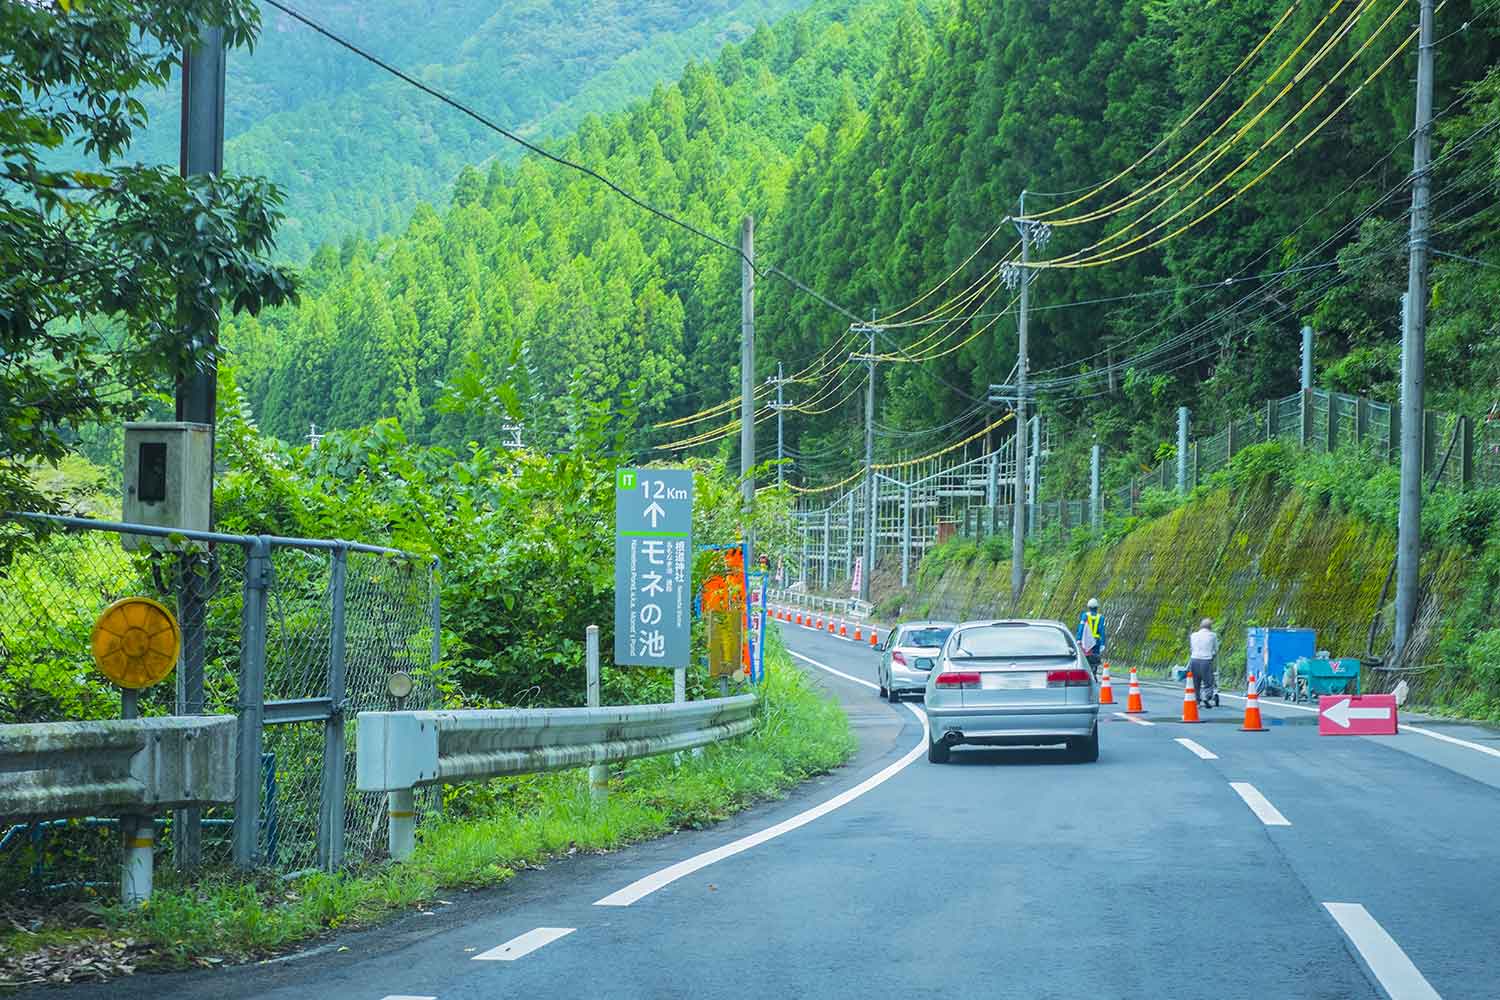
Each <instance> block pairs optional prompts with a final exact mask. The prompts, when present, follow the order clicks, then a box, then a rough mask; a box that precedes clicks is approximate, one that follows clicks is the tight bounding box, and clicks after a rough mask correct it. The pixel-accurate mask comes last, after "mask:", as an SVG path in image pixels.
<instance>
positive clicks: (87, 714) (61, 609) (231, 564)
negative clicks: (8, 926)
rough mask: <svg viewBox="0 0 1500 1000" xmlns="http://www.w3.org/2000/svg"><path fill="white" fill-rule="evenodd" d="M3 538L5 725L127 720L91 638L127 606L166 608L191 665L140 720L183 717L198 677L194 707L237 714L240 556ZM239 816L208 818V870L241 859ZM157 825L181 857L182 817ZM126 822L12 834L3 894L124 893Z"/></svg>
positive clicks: (0, 637) (221, 550)
mask: <svg viewBox="0 0 1500 1000" xmlns="http://www.w3.org/2000/svg"><path fill="white" fill-rule="evenodd" d="M0 536H3V542H0V662H3V663H4V671H3V673H0V724H10V723H24V722H64V721H81V720H91V719H110V718H119V717H120V715H121V699H120V693H119V691H118V689H116V688H115V687H114V686H113V685H111V684H110V683H109V682H108V681H107V680H106V679H105V678H104V677H103V676H102V675H100V674H99V673H97V671H96V670H95V668H94V665H93V655H92V650H91V636H92V632H93V628H94V623H95V622H96V621H97V620H98V618H99V616H100V615H101V614H102V613H103V612H104V611H105V609H107V608H108V607H109V606H110V605H111V604H113V603H114V602H115V601H117V600H120V599H122V598H127V597H134V598H147V599H149V600H153V601H156V602H157V603H159V604H161V605H162V606H164V607H165V608H167V609H168V610H169V611H171V612H173V613H174V614H175V615H176V616H177V618H178V620H179V624H180V627H181V629H182V648H183V651H184V655H183V657H182V663H181V664H180V665H179V668H178V670H177V671H176V673H175V676H174V677H173V678H172V679H169V680H166V681H163V682H162V683H160V684H157V685H155V686H152V687H149V688H146V689H144V690H143V691H142V692H141V693H140V697H139V710H140V712H141V713H142V714H144V715H170V714H173V713H174V712H175V711H176V709H177V704H178V697H179V686H181V685H183V684H184V676H183V675H184V674H186V673H192V674H194V675H196V676H201V677H202V678H203V681H202V688H203V694H202V696H201V700H200V699H199V698H197V697H194V698H191V699H190V701H191V702H192V703H193V706H194V708H195V709H196V710H199V711H206V712H209V713H221V712H222V713H232V712H233V711H234V710H235V709H234V706H235V704H236V701H237V696H238V681H237V668H238V662H239V648H238V641H237V636H238V634H239V623H238V619H239V604H240V596H239V595H240V587H241V582H242V580H243V570H244V558H243V552H242V550H240V549H239V548H238V547H237V546H232V545H229V546H225V545H207V546H196V547H189V548H186V549H185V550H183V551H167V550H163V549H158V548H155V547H153V546H152V545H151V544H150V543H149V542H148V541H146V540H145V539H141V538H140V536H132V540H139V541H140V542H141V543H142V544H141V545H140V547H138V548H134V549H128V548H126V544H125V541H126V539H125V536H124V535H123V534H121V533H119V532H114V531H104V530H81V529H74V528H68V527H63V526H61V525H60V524H59V523H57V522H35V521H29V520H19V519H7V520H4V521H0ZM195 608H200V609H201V611H195V610H194V609H195ZM195 689H196V685H193V686H192V688H190V689H189V690H188V691H185V692H184V693H192V691H193V690H195ZM233 815H234V812H233V810H232V809H230V808H228V807H216V808H214V809H210V810H207V811H206V812H205V813H203V822H202V824H201V828H202V831H203V833H202V839H201V857H202V860H203V861H206V862H208V863H211V864H213V863H223V862H227V861H228V860H229V856H230V829H231V826H232V822H233ZM157 820H158V823H157V825H158V830H157V840H158V843H159V844H161V845H162V847H161V849H162V850H163V852H164V853H171V852H172V851H173V850H174V848H175V846H176V845H175V843H174V841H175V839H176V832H177V831H176V829H175V826H174V821H173V817H171V816H161V817H158V818H157ZM117 823H118V821H117V819H116V818H115V817H112V816H98V817H83V818H74V819H53V820H41V821H38V822H34V823H28V824H11V825H5V824H0V890H10V891H36V890H40V889H47V890H58V889H78V890H84V891H96V890H99V891H104V890H107V891H109V892H112V891H113V888H112V887H113V886H114V885H115V883H116V882H117V879H118V865H119V861H120V854H119V835H118V827H117Z"/></svg>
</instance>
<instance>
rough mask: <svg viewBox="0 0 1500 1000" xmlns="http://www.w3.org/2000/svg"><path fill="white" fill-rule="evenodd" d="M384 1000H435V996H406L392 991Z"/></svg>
mask: <svg viewBox="0 0 1500 1000" xmlns="http://www.w3.org/2000/svg"><path fill="white" fill-rule="evenodd" d="M385 1000H437V997H414V996H407V995H406V994H405V993H392V994H391V995H390V996H388V997H386V998H385Z"/></svg>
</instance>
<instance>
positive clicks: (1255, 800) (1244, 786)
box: [1229, 781, 1292, 826]
mask: <svg viewBox="0 0 1500 1000" xmlns="http://www.w3.org/2000/svg"><path fill="white" fill-rule="evenodd" d="M1229 787H1230V788H1233V789H1234V790H1235V791H1236V792H1237V793H1238V794H1239V797H1240V798H1242V799H1244V800H1245V805H1247V806H1249V807H1250V811H1251V812H1253V813H1255V815H1256V816H1259V817H1260V821H1261V822H1262V823H1264V824H1266V826H1291V825H1292V821H1291V820H1289V819H1287V818H1286V817H1285V816H1283V815H1281V810H1279V809H1277V808H1276V807H1275V806H1273V805H1271V803H1270V801H1269V800H1268V799H1267V798H1266V797H1265V796H1264V795H1262V794H1260V789H1259V788H1256V787H1255V786H1254V785H1252V784H1250V782H1248V781H1231V782H1230V783H1229Z"/></svg>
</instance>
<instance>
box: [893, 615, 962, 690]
mask: <svg viewBox="0 0 1500 1000" xmlns="http://www.w3.org/2000/svg"><path fill="white" fill-rule="evenodd" d="M952 631H953V623H952V622H905V623H903V624H901V625H897V626H896V627H895V628H893V629H891V631H890V634H889V635H887V636H886V637H885V644H884V645H882V646H881V647H880V667H879V671H878V673H879V677H878V680H879V681H880V696H881V697H882V698H886V699H889V700H890V701H893V702H896V701H900V700H901V696H902V695H903V694H921V693H922V692H923V691H925V690H926V689H927V674H928V673H929V672H930V671H931V670H932V668H933V666H934V665H936V663H937V658H938V654H939V653H941V652H942V650H943V643H945V642H947V641H948V633H949V632H952Z"/></svg>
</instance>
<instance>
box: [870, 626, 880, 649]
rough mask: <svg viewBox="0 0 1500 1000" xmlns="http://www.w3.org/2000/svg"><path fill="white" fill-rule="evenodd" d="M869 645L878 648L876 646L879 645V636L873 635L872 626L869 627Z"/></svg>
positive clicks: (873, 629)
mask: <svg viewBox="0 0 1500 1000" xmlns="http://www.w3.org/2000/svg"><path fill="white" fill-rule="evenodd" d="M870 645H872V646H878V645H880V636H879V635H877V634H876V633H875V628H874V626H871V627H870Z"/></svg>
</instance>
